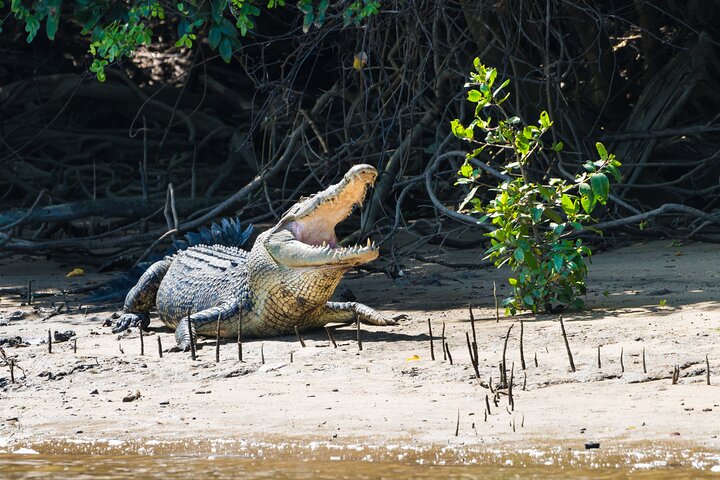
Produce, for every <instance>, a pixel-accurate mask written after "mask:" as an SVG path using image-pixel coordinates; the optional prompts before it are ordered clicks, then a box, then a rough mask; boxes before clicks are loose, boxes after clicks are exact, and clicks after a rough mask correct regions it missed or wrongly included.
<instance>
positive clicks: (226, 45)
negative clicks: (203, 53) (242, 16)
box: [218, 38, 232, 63]
mask: <svg viewBox="0 0 720 480" xmlns="http://www.w3.org/2000/svg"><path fill="white" fill-rule="evenodd" d="M218 52H219V53H220V56H221V57H222V59H223V61H225V63H230V60H231V59H232V44H231V43H230V39H229V38H223V39H222V41H221V42H220V47H219V48H218Z"/></svg>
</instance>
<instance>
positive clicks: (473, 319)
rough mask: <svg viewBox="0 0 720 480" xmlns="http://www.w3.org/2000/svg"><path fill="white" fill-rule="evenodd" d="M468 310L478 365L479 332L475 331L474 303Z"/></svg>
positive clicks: (474, 353) (474, 355)
mask: <svg viewBox="0 0 720 480" xmlns="http://www.w3.org/2000/svg"><path fill="white" fill-rule="evenodd" d="M468 310H469V311H470V327H471V328H472V333H473V341H472V347H473V349H472V351H473V358H474V359H475V364H476V365H477V363H478V351H477V334H476V333H475V315H473V311H472V305H468ZM479 376H480V375H478V377H479Z"/></svg>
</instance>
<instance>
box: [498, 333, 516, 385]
mask: <svg viewBox="0 0 720 480" xmlns="http://www.w3.org/2000/svg"><path fill="white" fill-rule="evenodd" d="M514 325H515V324H514V323H511V324H510V328H508V331H507V333H506V334H505V344H504V345H503V355H502V365H503V368H502V372H501V374H502V378H501V379H500V382H501V383H502V388H507V362H506V361H505V354H506V353H507V344H508V339H509V338H510V330H512V327H513V326H514Z"/></svg>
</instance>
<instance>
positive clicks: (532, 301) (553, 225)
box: [452, 58, 620, 315]
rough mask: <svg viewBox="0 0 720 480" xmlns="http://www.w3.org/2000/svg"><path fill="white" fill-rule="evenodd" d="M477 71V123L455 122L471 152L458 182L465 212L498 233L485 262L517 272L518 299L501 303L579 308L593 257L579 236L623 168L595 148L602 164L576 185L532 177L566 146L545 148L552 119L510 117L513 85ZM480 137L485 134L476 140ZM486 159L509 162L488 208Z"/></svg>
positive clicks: (472, 93)
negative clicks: (481, 194)
mask: <svg viewBox="0 0 720 480" xmlns="http://www.w3.org/2000/svg"><path fill="white" fill-rule="evenodd" d="M474 67H475V71H474V72H472V73H471V74H470V82H468V83H467V84H466V86H467V87H470V90H469V91H468V96H467V98H468V100H469V101H470V102H471V103H474V104H475V109H474V112H475V113H474V118H473V120H472V121H471V122H470V124H469V125H468V126H464V125H463V124H462V123H461V122H460V120H457V119H456V120H453V122H452V131H453V134H454V135H455V136H457V137H458V138H461V139H464V140H466V141H467V142H469V143H470V144H471V145H472V146H473V147H474V150H473V151H471V152H470V153H468V154H467V157H466V161H465V163H464V164H463V166H462V168H461V169H460V171H459V174H460V178H459V179H458V181H457V184H459V185H466V186H468V187H470V191H469V193H468V194H467V195H466V197H465V199H464V200H463V201H462V203H461V204H460V210H464V209H467V210H469V211H470V212H471V213H476V214H480V215H482V217H481V218H480V220H479V221H480V222H485V221H487V220H489V221H490V222H491V223H492V225H493V226H494V227H495V230H493V231H492V232H490V233H487V234H486V235H487V236H489V237H490V242H491V247H490V248H489V249H488V250H487V251H486V252H485V258H488V259H491V260H493V262H494V264H495V266H496V267H501V266H503V265H507V266H509V267H510V269H511V270H512V271H513V272H514V276H513V277H510V278H508V283H509V284H510V286H511V287H512V288H513V293H512V295H511V296H510V297H508V298H506V299H505V300H503V302H502V305H503V306H504V307H505V313H506V314H512V315H514V314H515V313H517V312H518V311H519V310H531V311H533V312H536V313H537V312H538V311H544V312H550V311H553V310H554V309H557V308H563V307H565V306H568V305H570V306H573V307H576V308H582V307H583V306H584V304H583V301H582V300H581V299H580V298H579V297H580V296H581V295H584V294H585V292H586V286H585V277H586V275H587V264H586V259H587V257H589V256H590V255H591V253H592V252H591V251H590V249H589V248H588V247H587V246H586V245H584V244H583V242H582V239H580V238H577V233H578V232H580V231H582V230H585V229H586V228H587V225H589V224H590V223H592V222H593V218H592V217H591V214H592V212H593V211H594V210H595V207H596V206H597V205H598V204H601V205H604V204H605V203H606V201H607V199H608V196H609V194H610V181H609V179H608V174H609V175H612V176H613V177H615V179H616V180H619V178H620V171H619V169H618V168H619V167H620V162H618V161H617V160H616V159H615V156H614V155H613V154H610V153H608V152H607V150H606V149H605V146H604V145H603V144H602V143H599V142H598V143H596V145H595V146H596V150H597V153H598V155H599V157H600V158H599V160H596V161H588V162H586V163H585V164H584V165H583V168H584V170H585V171H584V172H583V173H580V174H578V175H576V176H575V181H574V183H569V182H567V181H566V180H564V179H560V178H543V179H534V178H533V177H532V167H533V166H534V164H536V163H537V158H538V155H539V154H541V153H542V154H545V155H552V154H558V153H559V152H560V151H561V150H562V148H563V145H562V142H557V143H555V144H553V145H552V146H550V147H548V146H546V145H545V144H544V143H543V141H542V136H543V134H545V133H546V132H547V131H548V130H549V129H550V127H551V126H552V121H551V119H550V117H549V115H548V113H547V112H542V113H541V114H540V118H539V119H538V121H537V124H536V125H534V124H527V125H526V124H523V122H522V120H521V119H520V118H518V117H516V116H510V115H508V113H507V112H506V110H505V108H504V107H503V103H504V102H505V100H507V98H508V97H509V94H507V95H504V94H503V93H502V92H503V90H504V89H505V87H507V86H508V84H509V83H510V81H509V80H505V81H504V82H503V83H502V84H501V85H500V86H499V87H494V83H495V80H496V78H497V70H496V69H494V68H487V67H485V66H484V65H483V64H481V63H480V60H479V59H477V58H476V59H475V62H474ZM476 132H481V133H482V134H483V136H482V137H479V136H478V137H476ZM481 156H482V157H481ZM481 158H482V160H481ZM485 158H488V159H489V158H492V159H505V160H506V161H505V163H504V165H503V172H502V174H503V180H502V183H500V185H498V186H497V188H496V189H495V192H496V195H495V198H493V199H491V200H490V201H489V202H488V203H487V204H485V205H484V204H483V202H482V200H481V199H480V198H478V190H479V188H480V186H481V184H480V177H481V176H482V174H483V169H482V168H481V167H478V165H480V163H481V161H483V160H484V159H485Z"/></svg>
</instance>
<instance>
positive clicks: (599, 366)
mask: <svg viewBox="0 0 720 480" xmlns="http://www.w3.org/2000/svg"><path fill="white" fill-rule="evenodd" d="M597 363H598V368H602V361H600V345H598V354H597Z"/></svg>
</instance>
